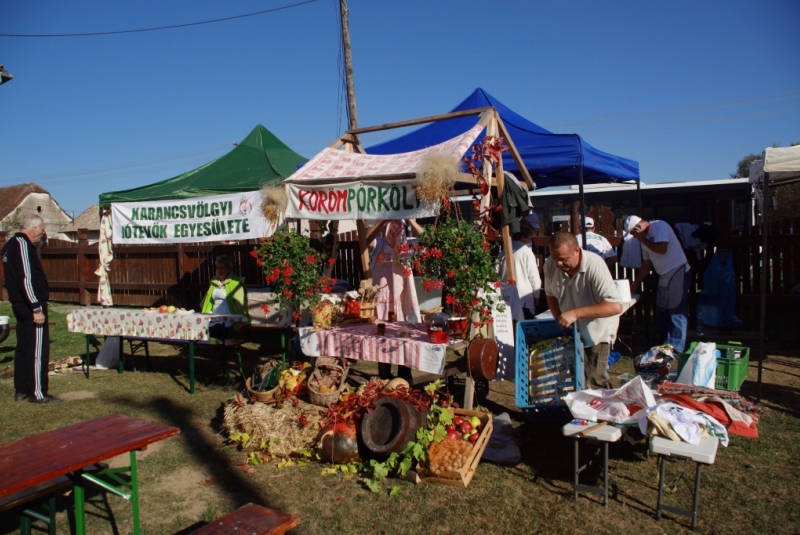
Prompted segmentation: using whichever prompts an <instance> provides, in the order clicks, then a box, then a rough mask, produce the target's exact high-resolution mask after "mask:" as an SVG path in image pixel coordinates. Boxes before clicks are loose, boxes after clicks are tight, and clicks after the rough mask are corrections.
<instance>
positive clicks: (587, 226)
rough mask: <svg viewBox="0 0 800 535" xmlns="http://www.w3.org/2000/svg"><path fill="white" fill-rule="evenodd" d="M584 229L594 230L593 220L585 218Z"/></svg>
mask: <svg viewBox="0 0 800 535" xmlns="http://www.w3.org/2000/svg"><path fill="white" fill-rule="evenodd" d="M586 228H594V219H592V218H591V217H589V216H586Z"/></svg>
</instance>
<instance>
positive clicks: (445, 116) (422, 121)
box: [346, 106, 494, 134]
mask: <svg viewBox="0 0 800 535" xmlns="http://www.w3.org/2000/svg"><path fill="white" fill-rule="evenodd" d="M493 109H494V108H493V107H491V106H489V107H485V108H475V109H473V110H463V111H454V112H451V113H444V114H441V115H431V116H429V117H421V118H419V119H410V120H408V121H400V122H397V123H386V124H380V125H376V126H367V127H364V128H356V129H353V130H348V131H347V132H346V133H347V134H365V133H367V132H379V131H381V130H391V129H393V128H403V127H405V126H415V125H418V124H425V123H433V122H436V121H444V120H447V119H456V118H458V117H469V116H470V115H480V114H481V113H483V112H485V111H486V110H493Z"/></svg>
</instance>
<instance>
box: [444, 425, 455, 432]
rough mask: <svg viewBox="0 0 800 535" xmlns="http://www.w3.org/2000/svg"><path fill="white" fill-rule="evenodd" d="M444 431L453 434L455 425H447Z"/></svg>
mask: <svg viewBox="0 0 800 535" xmlns="http://www.w3.org/2000/svg"><path fill="white" fill-rule="evenodd" d="M444 430H445V432H447V433H455V432H456V424H447V425H446V426H444Z"/></svg>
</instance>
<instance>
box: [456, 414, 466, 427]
mask: <svg viewBox="0 0 800 535" xmlns="http://www.w3.org/2000/svg"><path fill="white" fill-rule="evenodd" d="M463 421H464V418H462V417H461V416H456V417H455V418H453V423H454V424H456V425H457V426H458V425H461V422H463Z"/></svg>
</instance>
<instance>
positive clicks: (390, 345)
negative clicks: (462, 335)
mask: <svg viewBox="0 0 800 535" xmlns="http://www.w3.org/2000/svg"><path fill="white" fill-rule="evenodd" d="M385 325H386V334H385V335H384V336H379V335H378V333H377V331H378V329H377V325H376V324H375V323H362V324H358V325H353V326H348V327H340V328H336V329H327V330H326V329H315V328H313V327H300V329H299V332H298V334H299V337H300V349H301V350H302V351H303V354H305V355H306V356H309V357H320V356H326V357H345V358H349V359H356V360H369V361H373V362H381V363H389V364H399V365H402V366H408V367H409V368H414V369H415V370H422V371H424V372H428V373H435V374H438V375H441V374H442V372H443V371H444V363H445V354H446V353H447V346H446V345H445V344H431V343H429V342H428V333H427V330H426V327H425V325H411V324H409V323H406V322H396V323H385Z"/></svg>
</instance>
